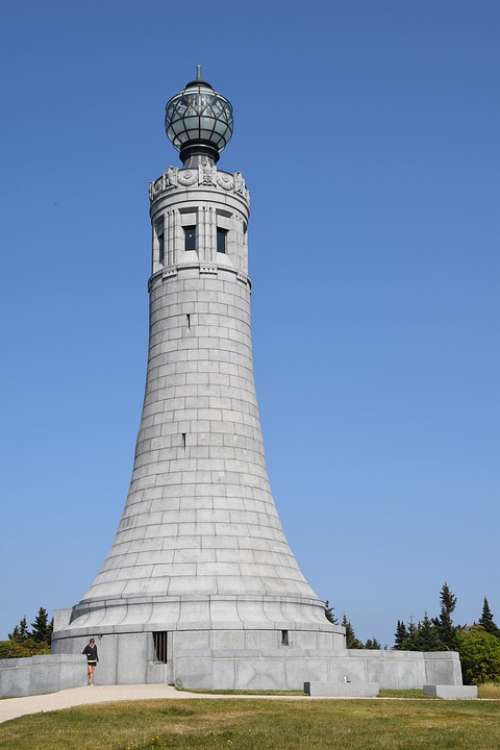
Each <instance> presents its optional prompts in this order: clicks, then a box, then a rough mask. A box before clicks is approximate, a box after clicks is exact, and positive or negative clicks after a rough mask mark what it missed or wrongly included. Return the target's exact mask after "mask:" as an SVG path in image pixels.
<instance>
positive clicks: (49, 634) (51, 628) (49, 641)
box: [47, 618, 54, 646]
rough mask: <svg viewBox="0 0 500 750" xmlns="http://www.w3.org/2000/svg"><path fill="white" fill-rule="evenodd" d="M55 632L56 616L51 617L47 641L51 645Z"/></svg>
mask: <svg viewBox="0 0 500 750" xmlns="http://www.w3.org/2000/svg"><path fill="white" fill-rule="evenodd" d="M53 632H54V618H52V619H51V621H50V622H49V627H48V638H47V643H48V644H49V646H50V645H51V643H52V634H53Z"/></svg>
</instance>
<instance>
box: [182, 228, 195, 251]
mask: <svg viewBox="0 0 500 750" xmlns="http://www.w3.org/2000/svg"><path fill="white" fill-rule="evenodd" d="M184 250H196V226H192V227H184Z"/></svg>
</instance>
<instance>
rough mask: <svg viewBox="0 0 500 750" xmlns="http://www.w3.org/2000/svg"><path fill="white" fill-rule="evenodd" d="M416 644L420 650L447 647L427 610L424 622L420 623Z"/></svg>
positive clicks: (443, 648) (441, 649) (440, 649)
mask: <svg viewBox="0 0 500 750" xmlns="http://www.w3.org/2000/svg"><path fill="white" fill-rule="evenodd" d="M415 645H416V646H417V650H418V651H443V650H445V647H444V645H443V643H442V642H441V639H440V637H439V631H438V629H437V627H436V625H435V624H434V623H433V621H432V620H431V619H430V617H429V616H428V615H427V612H426V613H425V615H424V619H423V620H422V622H419V623H418V627H417V636H416V639H415Z"/></svg>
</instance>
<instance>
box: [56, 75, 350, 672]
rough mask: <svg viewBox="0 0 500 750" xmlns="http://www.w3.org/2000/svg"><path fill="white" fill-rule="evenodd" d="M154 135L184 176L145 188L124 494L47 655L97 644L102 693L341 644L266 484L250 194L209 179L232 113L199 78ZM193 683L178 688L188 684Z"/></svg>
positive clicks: (170, 173) (236, 177) (223, 178)
mask: <svg viewBox="0 0 500 750" xmlns="http://www.w3.org/2000/svg"><path fill="white" fill-rule="evenodd" d="M165 125H166V131H167V135H168V137H169V139H170V140H171V141H172V143H173V145H174V146H175V147H176V148H177V149H178V150H179V151H180V158H181V161H182V167H181V168H177V167H169V168H168V169H167V171H166V172H165V173H164V174H162V176H161V177H160V178H159V179H157V180H155V181H154V182H153V183H152V184H151V185H150V190H149V196H150V205H151V208H150V215H151V223H152V229H153V231H152V274H151V278H150V279H149V285H148V286H149V294H150V335H149V356H148V367H147V381H146V395H145V399H144V407H143V412H142V419H141V425H140V430H139V435H138V438H137V445H136V451H135V460H134V468H133V473H132V480H131V484H130V490H129V494H128V497H127V502H126V504H125V508H124V510H123V513H122V517H121V520H120V523H119V526H118V530H117V533H116V536H115V540H114V542H113V545H112V547H111V550H110V552H109V554H108V556H107V558H106V560H105V561H104V564H103V566H102V569H101V571H100V573H99V574H98V576H97V577H96V579H95V580H94V582H93V583H92V585H91V586H90V588H89V590H88V591H87V593H86V594H85V595H84V597H83V598H82V599H81V601H80V602H79V603H78V604H77V605H76V606H75V607H73V609H72V610H71V611H70V612H68V611H61V612H60V613H59V616H58V618H57V621H56V632H55V636H54V640H55V648H56V650H59V651H63V650H71V651H76V650H78V649H80V650H81V643H82V638H83V639H85V637H87V636H91V635H92V636H100V647H101V651H102V654H103V658H102V659H101V669H100V670H99V673H98V675H99V676H100V679H101V681H106V682H121V681H129V680H131V681H136V682H141V681H146V680H151V679H152V680H155V681H157V680H158V679H167V680H173V679H175V678H178V679H179V675H178V672H179V669H176V665H175V662H176V660H177V661H178V658H180V655H181V654H184V655H186V654H188V655H189V653H190V652H192V651H193V650H195V651H196V653H198V652H199V650H200V649H202V650H203V649H205V650H206V652H207V653H208V652H212V651H217V650H222V651H227V652H229V651H231V652H233V651H235V650H242V651H248V652H254V654H260V653H261V652H262V651H263V650H265V649H268V650H269V649H271V650H272V649H287V648H288V649H290V647H293V648H295V649H300V648H302V647H304V648H308V649H310V648H313V649H317V648H320V647H321V648H328V649H333V648H334V647H335V646H337V647H338V648H342V647H343V645H344V641H343V630H342V629H341V628H335V627H333V626H332V625H331V624H330V623H329V622H328V621H327V620H326V618H325V614H324V606H323V603H322V602H321V601H320V600H318V597H317V596H316V595H315V593H314V592H313V591H312V589H311V587H310V586H309V584H308V583H307V581H306V580H305V578H304V576H303V575H302V573H301V571H300V569H299V566H298V564H297V562H296V560H295V557H294V555H293V553H292V551H291V550H290V548H289V546H288V543H287V540H286V538H285V535H284V533H283V530H282V527H281V523H280V519H279V517H278V513H277V510H276V506H275V504H274V500H273V496H272V494H271V489H270V486H269V480H268V476H267V471H266V464H265V458H264V446H263V440H262V433H261V426H260V421H259V411H258V406H257V399H256V395H255V385H254V376H253V364H252V340H251V326H250V292H251V283H250V278H249V276H248V219H249V194H248V190H247V188H246V185H245V180H244V178H243V177H242V175H241V174H240V173H239V172H236V173H234V174H231V173H228V172H224V171H222V170H220V169H218V168H217V166H216V164H217V162H218V160H219V155H220V152H221V151H222V150H223V148H224V147H225V146H226V144H227V143H228V141H229V139H230V137H231V134H232V128H233V114H232V107H231V104H230V103H229V101H228V100H227V99H225V98H224V97H223V96H221V95H220V94H218V93H216V92H215V91H214V89H213V88H212V86H211V85H210V84H208V83H207V82H205V81H203V80H201V76H200V73H199V69H198V71H197V78H196V80H194V81H191V82H190V83H188V84H187V85H186V87H185V88H184V90H183V91H181V92H180V93H179V94H177V95H176V96H174V97H173V98H172V99H170V101H169V102H168V103H167V107H166V120H165ZM153 634H154V635H153ZM104 652H106V653H104ZM199 656H200V654H199V653H198V657H196V658H199ZM105 657H107V658H105ZM178 664H180V662H178ZM209 671H210V670H209ZM191 672H192V668H191V667H190V668H189V669H188V670H187V672H186V670H184V671H183V674H182V679H184V681H186V680H187V682H189V683H190V684H193V679H190V676H189V675H190V674H191ZM198 682H199V680H198Z"/></svg>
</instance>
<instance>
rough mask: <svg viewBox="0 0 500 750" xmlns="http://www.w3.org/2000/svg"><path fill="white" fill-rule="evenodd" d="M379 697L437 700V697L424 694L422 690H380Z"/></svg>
mask: <svg viewBox="0 0 500 750" xmlns="http://www.w3.org/2000/svg"><path fill="white" fill-rule="evenodd" d="M379 697H380V698H425V699H426V700H439V699H438V698H434V697H431V698H429V696H428V695H424V691H423V690H417V689H415V690H381V691H380V693H379Z"/></svg>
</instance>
